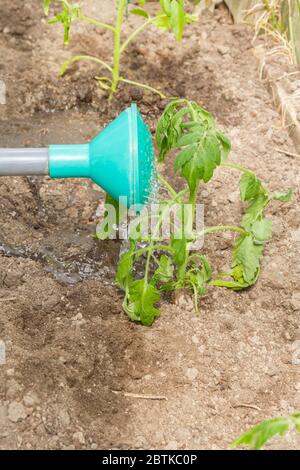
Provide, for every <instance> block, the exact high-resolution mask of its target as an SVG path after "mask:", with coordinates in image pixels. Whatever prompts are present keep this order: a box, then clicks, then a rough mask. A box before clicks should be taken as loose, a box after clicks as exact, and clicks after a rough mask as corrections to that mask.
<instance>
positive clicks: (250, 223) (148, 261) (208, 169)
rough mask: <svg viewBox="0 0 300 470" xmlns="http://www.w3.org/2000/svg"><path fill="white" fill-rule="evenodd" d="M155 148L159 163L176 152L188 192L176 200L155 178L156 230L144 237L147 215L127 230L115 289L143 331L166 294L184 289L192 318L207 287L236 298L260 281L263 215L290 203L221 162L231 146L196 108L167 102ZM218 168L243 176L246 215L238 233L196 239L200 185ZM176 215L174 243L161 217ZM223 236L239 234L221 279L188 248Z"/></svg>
mask: <svg viewBox="0 0 300 470" xmlns="http://www.w3.org/2000/svg"><path fill="white" fill-rule="evenodd" d="M156 142H157V146H158V149H159V155H158V163H160V162H163V161H164V160H165V158H166V157H167V156H168V155H169V153H170V152H171V151H172V152H175V154H176V159H175V165H174V171H175V173H177V172H179V173H180V176H181V177H182V178H183V179H184V180H185V182H186V187H185V189H183V190H182V191H180V192H176V191H175V190H174V189H173V188H172V186H171V185H170V183H169V182H168V181H166V180H165V179H164V178H163V176H162V175H161V174H160V173H158V178H159V180H160V182H161V184H162V185H163V186H164V187H165V188H166V190H167V192H168V197H167V198H165V199H162V200H160V201H159V204H158V206H159V210H157V211H156V213H155V217H154V223H153V220H151V225H152V227H154V228H153V230H152V231H151V234H150V235H149V234H148V233H147V230H146V233H145V230H143V229H142V227H143V225H146V226H148V225H149V224H147V223H146V224H145V222H147V218H148V214H147V213H146V214H143V213H141V214H140V215H139V216H138V217H137V218H136V219H135V223H134V224H133V225H131V227H130V229H129V241H130V247H129V249H128V251H127V252H126V253H124V254H123V255H122V257H121V259H120V263H119V266H118V270H117V275H116V282H117V284H118V286H119V287H120V288H121V289H123V290H124V292H125V296H124V302H123V308H124V311H125V312H126V313H127V314H128V316H129V318H130V319H131V320H133V321H137V322H141V323H142V324H143V325H151V324H152V323H153V321H154V319H155V318H156V317H158V316H159V309H158V307H157V306H158V303H159V301H160V298H161V295H162V293H163V292H165V291H176V290H177V289H183V288H184V289H185V288H190V289H191V291H192V293H193V296H194V306H195V311H196V312H197V311H198V299H199V297H201V296H203V295H204V294H205V293H206V289H207V286H208V285H213V286H218V287H226V288H230V289H233V290H241V289H244V288H247V287H249V286H251V285H252V284H254V283H255V282H256V280H257V278H258V276H259V273H260V261H261V257H262V254H263V250H264V246H265V244H266V242H267V241H269V240H270V238H271V236H272V223H271V220H270V219H269V218H267V217H266V215H265V211H266V208H267V206H268V205H269V204H270V203H271V201H273V200H279V201H283V202H285V201H289V200H290V199H291V196H292V191H291V190H288V191H286V192H274V193H271V192H270V191H269V190H268V189H267V188H266V187H265V186H264V185H263V183H262V182H261V181H260V179H259V178H258V177H257V176H256V175H255V174H254V173H253V172H252V171H250V170H248V169H246V168H244V167H242V166H239V165H235V164H233V163H230V162H227V161H226V160H227V156H228V154H229V152H230V148H231V144H230V140H229V139H228V137H227V136H226V135H225V134H224V133H223V132H222V131H221V130H219V129H218V128H217V127H216V125H215V122H214V119H213V117H212V115H211V114H210V113H209V112H207V111H206V110H205V109H203V108H201V107H200V106H199V105H198V104H197V103H195V102H194V101H188V100H186V99H173V100H171V102H170V103H169V104H168V105H167V107H166V108H165V110H164V112H163V114H162V116H161V118H160V120H159V122H158V125H157V130H156ZM217 167H223V168H224V169H229V170H235V171H239V172H240V173H241V174H242V176H241V179H240V195H241V200H242V201H243V202H244V203H245V213H244V215H243V217H242V220H241V222H240V224H238V225H217V226H213V227H205V228H204V229H203V230H201V231H197V229H195V214H196V202H197V196H198V195H199V188H200V183H208V182H209V181H210V180H211V178H212V177H213V174H214V171H215V169H216V168H217ZM186 205H187V207H188V210H186ZM174 207H175V208H176V214H177V218H178V217H179V222H180V224H179V226H180V231H179V232H180V233H179V236H178V223H176V221H172V222H171V230H170V237H168V239H166V237H165V236H164V233H163V231H162V227H163V225H164V221H165V217H166V214H168V213H169V212H170V210H172V209H173V208H174ZM178 207H179V210H178ZM152 219H153V217H152ZM181 228H184V230H182V229H181ZM226 231H231V232H236V233H237V234H238V237H237V239H236V241H235V243H234V246H233V251H232V263H231V268H230V269H229V270H228V272H227V273H220V274H213V268H212V267H211V265H210V263H209V261H208V260H207V259H206V257H205V256H204V255H203V253H201V251H195V250H194V248H193V245H194V244H195V242H197V241H199V240H200V239H201V238H202V237H203V236H204V235H207V234H213V233H216V232H226ZM100 234H101V235H100V236H99V238H105V235H103V231H101V230H100ZM141 244H142V245H141ZM141 269H142V270H143V273H142V274H141V272H140V270H141Z"/></svg>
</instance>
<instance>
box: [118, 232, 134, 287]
mask: <svg viewBox="0 0 300 470" xmlns="http://www.w3.org/2000/svg"><path fill="white" fill-rule="evenodd" d="M135 248H136V244H135V243H134V242H133V241H131V242H130V249H129V250H128V251H127V252H126V253H124V254H123V255H122V256H121V259H120V261H119V265H118V270H117V274H116V283H117V285H118V286H119V287H120V288H121V289H123V290H126V288H127V287H128V286H129V284H130V283H131V281H132V266H133V260H134V255H133V253H134V251H135Z"/></svg>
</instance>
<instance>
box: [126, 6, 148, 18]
mask: <svg viewBox="0 0 300 470" xmlns="http://www.w3.org/2000/svg"><path fill="white" fill-rule="evenodd" d="M130 13H132V14H133V15H136V16H143V17H144V18H149V13H148V12H147V11H146V10H144V9H143V8H133V10H130Z"/></svg>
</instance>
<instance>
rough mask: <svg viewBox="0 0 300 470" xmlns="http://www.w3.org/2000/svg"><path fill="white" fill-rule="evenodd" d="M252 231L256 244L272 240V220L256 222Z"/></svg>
mask: <svg viewBox="0 0 300 470" xmlns="http://www.w3.org/2000/svg"><path fill="white" fill-rule="evenodd" d="M251 231H252V234H253V237H254V240H255V241H256V242H259V243H263V242H266V241H267V240H270V239H271V238H272V220H270V219H261V220H257V221H255V222H254V223H253V225H252V227H251Z"/></svg>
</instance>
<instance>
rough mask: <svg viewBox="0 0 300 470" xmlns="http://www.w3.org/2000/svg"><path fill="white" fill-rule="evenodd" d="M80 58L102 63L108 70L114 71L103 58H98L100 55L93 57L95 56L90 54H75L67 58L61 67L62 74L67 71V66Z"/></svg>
mask: <svg viewBox="0 0 300 470" xmlns="http://www.w3.org/2000/svg"><path fill="white" fill-rule="evenodd" d="M80 60H86V61H90V62H96V63H97V64H100V65H102V66H103V67H105V68H106V69H107V70H109V71H110V72H112V68H111V67H110V66H109V65H108V64H107V63H106V62H104V61H103V60H101V59H98V57H93V56H90V55H75V56H73V57H71V59H68V60H66V61H65V62H64V63H63V64H62V66H61V68H60V74H61V75H64V73H65V72H66V70H67V68H68V67H69V66H70V65H71V64H73V63H74V62H78V61H80Z"/></svg>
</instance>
